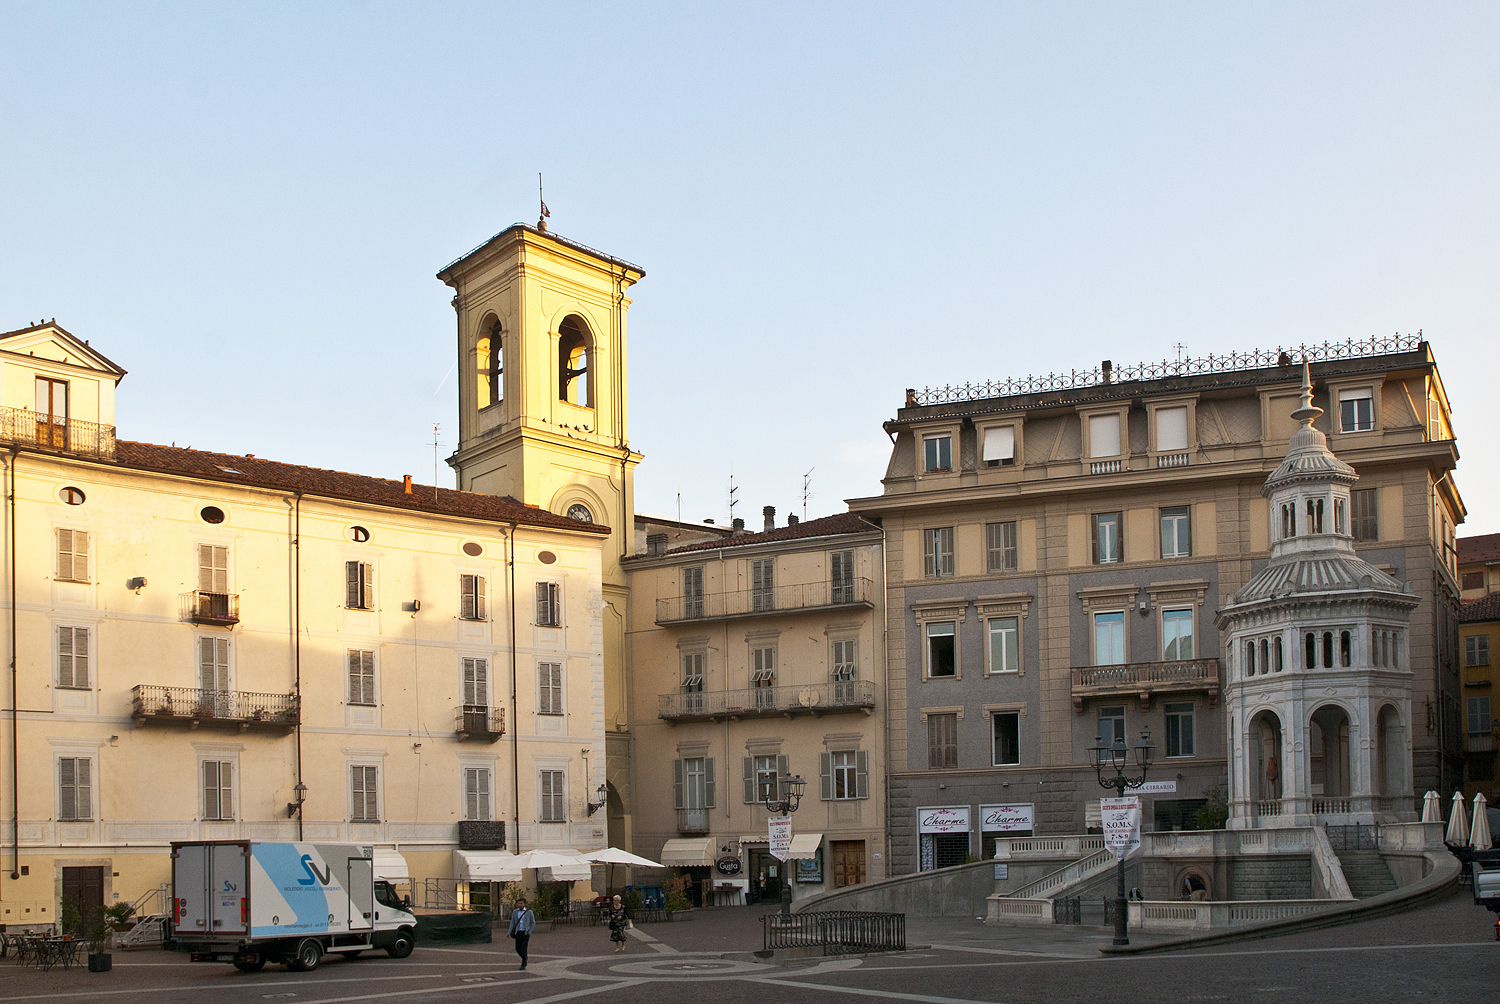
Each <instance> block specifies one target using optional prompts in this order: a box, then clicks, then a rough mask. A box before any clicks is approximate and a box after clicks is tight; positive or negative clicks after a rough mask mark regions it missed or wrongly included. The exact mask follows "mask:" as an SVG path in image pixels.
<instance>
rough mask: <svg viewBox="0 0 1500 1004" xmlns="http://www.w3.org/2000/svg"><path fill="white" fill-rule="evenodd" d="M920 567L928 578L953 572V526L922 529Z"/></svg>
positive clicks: (939, 577) (937, 577) (940, 576)
mask: <svg viewBox="0 0 1500 1004" xmlns="http://www.w3.org/2000/svg"><path fill="white" fill-rule="evenodd" d="M922 568H923V574H924V575H926V576H927V578H929V579H941V578H943V577H945V576H949V575H952V574H953V527H951V526H944V527H938V528H936V529H931V530H923V531H922Z"/></svg>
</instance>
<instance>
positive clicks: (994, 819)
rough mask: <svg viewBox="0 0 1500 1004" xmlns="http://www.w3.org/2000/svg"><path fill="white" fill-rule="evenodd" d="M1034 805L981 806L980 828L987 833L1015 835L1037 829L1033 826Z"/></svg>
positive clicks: (1026, 803) (1028, 803)
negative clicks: (1020, 831) (1021, 831)
mask: <svg viewBox="0 0 1500 1004" xmlns="http://www.w3.org/2000/svg"><path fill="white" fill-rule="evenodd" d="M1031 806H1032V804H1031V803H1030V802H1023V803H1018V804H1015V805H981V806H980V807H979V828H980V829H981V830H983V831H984V832H985V833H1015V832H1016V831H1017V830H1031V829H1035V827H1034V826H1033V825H1032V816H1033V813H1032V807H1031Z"/></svg>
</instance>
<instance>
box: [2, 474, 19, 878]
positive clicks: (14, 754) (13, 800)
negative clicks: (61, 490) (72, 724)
mask: <svg viewBox="0 0 1500 1004" xmlns="http://www.w3.org/2000/svg"><path fill="white" fill-rule="evenodd" d="M20 453H21V450H20V448H19V447H16V446H12V447H11V448H10V461H9V462H8V463H7V464H6V465H5V467H6V474H7V475H8V476H9V477H8V480H9V485H8V486H7V490H6V493H5V507H6V510H7V515H8V516H9V517H10V533H9V536H8V539H7V540H6V545H7V548H8V550H9V551H10V554H9V558H10V810H11V821H10V822H11V830H10V834H11V841H12V844H11V867H10V877H11V879H12V880H15V879H18V878H20V877H21V763H20V760H19V759H18V757H19V756H20V740H19V739H18V733H17V731H16V729H17V714H16V709H17V708H19V707H20V703H19V702H20V698H19V696H18V692H17V691H18V687H17V681H16V675H17V669H16V557H17V551H16V461H17V460H18V459H19V458H20Z"/></svg>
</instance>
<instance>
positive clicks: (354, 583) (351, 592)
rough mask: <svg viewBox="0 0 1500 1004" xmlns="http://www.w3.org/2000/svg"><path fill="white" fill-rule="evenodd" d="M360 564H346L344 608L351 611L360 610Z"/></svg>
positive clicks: (349, 562)
mask: <svg viewBox="0 0 1500 1004" xmlns="http://www.w3.org/2000/svg"><path fill="white" fill-rule="evenodd" d="M359 584H360V576H359V562H357V561H346V562H344V606H346V607H348V608H349V609H350V610H358V609H359Z"/></svg>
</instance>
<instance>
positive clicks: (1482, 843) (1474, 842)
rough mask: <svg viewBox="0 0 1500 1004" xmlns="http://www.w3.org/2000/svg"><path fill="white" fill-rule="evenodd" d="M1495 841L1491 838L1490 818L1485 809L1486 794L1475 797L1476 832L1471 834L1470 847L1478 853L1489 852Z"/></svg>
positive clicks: (1482, 793) (1481, 793)
mask: <svg viewBox="0 0 1500 1004" xmlns="http://www.w3.org/2000/svg"><path fill="white" fill-rule="evenodd" d="M1492 842H1493V841H1492V840H1491V838H1490V818H1489V814H1488V813H1487V812H1485V809H1484V792H1482V791H1481V792H1480V793H1479V794H1477V795H1475V796H1474V831H1473V832H1472V833H1471V834H1469V846H1470V847H1472V848H1474V849H1475V850H1476V851H1487V850H1489V849H1490V844H1491V843H1492Z"/></svg>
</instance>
